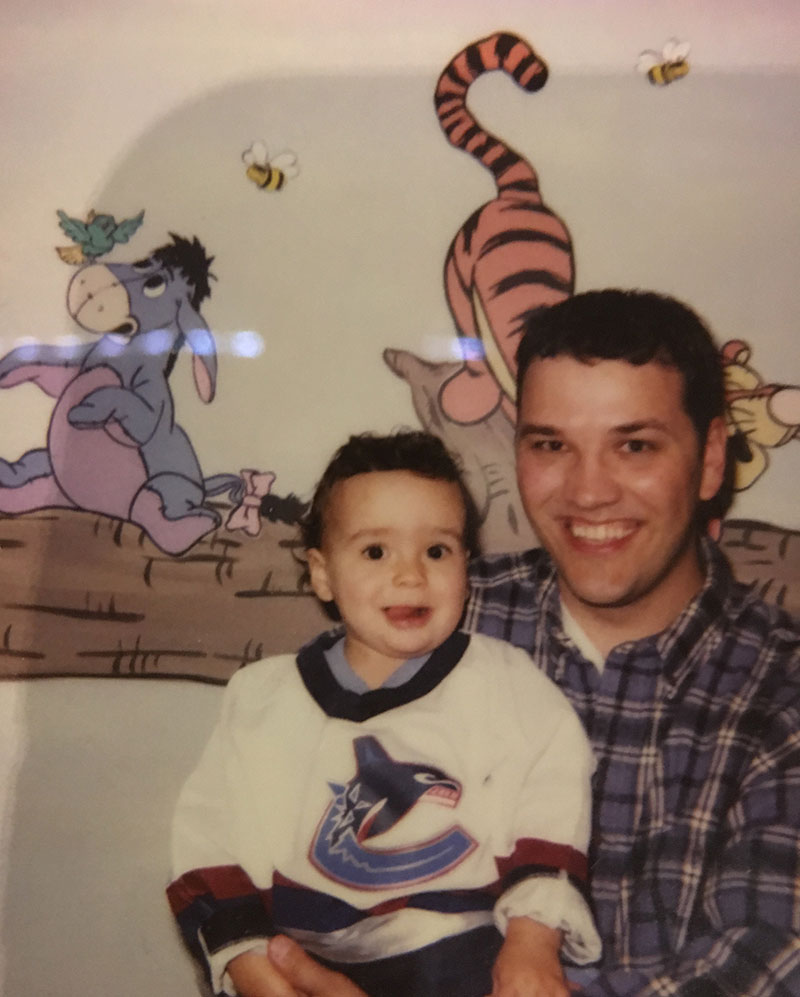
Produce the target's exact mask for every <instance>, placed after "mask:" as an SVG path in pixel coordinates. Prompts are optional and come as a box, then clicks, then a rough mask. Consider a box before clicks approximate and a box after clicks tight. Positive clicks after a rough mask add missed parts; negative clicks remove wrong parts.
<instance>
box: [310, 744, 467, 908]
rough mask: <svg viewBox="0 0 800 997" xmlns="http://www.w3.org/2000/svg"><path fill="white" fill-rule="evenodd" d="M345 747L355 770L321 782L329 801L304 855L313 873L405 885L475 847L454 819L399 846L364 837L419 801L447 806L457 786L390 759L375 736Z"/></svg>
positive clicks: (361, 885) (349, 882) (358, 882)
mask: <svg viewBox="0 0 800 997" xmlns="http://www.w3.org/2000/svg"><path fill="white" fill-rule="evenodd" d="M353 748H354V750H355V755H356V774H355V775H354V776H353V778H352V779H351V780H350V781H349V782H348V783H346V784H345V785H344V786H341V785H338V784H337V783H333V782H331V783H328V785H329V786H330V788H331V790H332V792H333V800H332V802H331V804H330V806H329V807H328V809H327V811H326V812H325V815H324V817H323V818H322V821H321V822H320V825H319V827H318V828H317V833H316V836H315V837H314V841H313V842H312V844H311V850H310V856H309V857H310V859H311V861H312V863H313V864H314V865H315V866H316V867H317V869H319V871H320V872H322V873H323V874H324V875H325V876H328V877H329V878H330V879H333V880H335V881H336V882H337V883H342V884H343V885H345V886H351V887H354V888H355V889H360V890H380V889H385V888H387V887H404V886H412V885H413V884H415V883H420V882H423V881H424V880H427V879H432V878H433V877H434V876H441V875H442V874H443V873H445V872H447V871H449V870H450V869H452V868H453V867H454V866H456V865H458V863H459V862H462V861H463V860H464V859H465V858H466V856H467V855H469V853H470V852H471V851H472V850H473V849H474V848H475V847H476V842H475V840H474V839H473V838H471V837H470V836H469V835H468V834H467V833H466V832H465V831H464V830H463V829H462V828H460V827H458V826H453V827H451V828H449V829H448V830H447V831H444V832H443V833H442V834H440V835H438V836H437V837H435V838H431V839H429V840H428V841H423V842H418V843H415V844H413V845H410V846H408V847H407V848H395V849H383V850H382V849H378V848H371V847H369V846H368V845H367V844H365V843H366V842H368V841H370V839H372V838H375V837H377V836H378V835H380V834H383V833H384V832H385V831H388V830H389V828H391V827H394V825H395V824H397V822H398V821H399V820H400V819H401V818H402V817H404V816H405V815H406V814H407V813H408V812H409V811H410V810H411V809H412V807H414V806H416V804H417V803H419V801H420V800H425V801H430V802H432V803H438V804H440V805H443V806H449V807H455V805H456V804H457V803H458V801H459V799H460V797H461V785H460V783H458V782H457V781H456V780H455V779H452V778H451V777H450V776H448V775H447V774H446V773H444V772H442V771H441V770H440V769H437V768H434V767H433V766H430V765H418V764H415V763H411V762H396V761H395V760H394V759H393V758H392V757H391V756H390V755H389V754H388V753H387V752H386V751H385V750H384V749H383V748H382V747H381V744H380V742H379V741H378V740H377V738H375V737H372V736H369V737H358V738H356V739H355V740H354V741H353Z"/></svg>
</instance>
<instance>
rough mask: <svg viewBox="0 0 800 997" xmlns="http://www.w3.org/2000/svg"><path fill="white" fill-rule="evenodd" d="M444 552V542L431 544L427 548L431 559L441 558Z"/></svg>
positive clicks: (445, 549) (445, 551) (437, 559)
mask: <svg viewBox="0 0 800 997" xmlns="http://www.w3.org/2000/svg"><path fill="white" fill-rule="evenodd" d="M446 553H447V548H446V547H445V545H444V544H431V546H430V547H429V548H428V557H429V558H430V559H431V560H432V561H439V560H441V559H442V558H443V557H444V555H445V554H446Z"/></svg>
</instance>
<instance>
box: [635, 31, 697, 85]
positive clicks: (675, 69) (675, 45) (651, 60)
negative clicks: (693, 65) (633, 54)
mask: <svg viewBox="0 0 800 997" xmlns="http://www.w3.org/2000/svg"><path fill="white" fill-rule="evenodd" d="M689 48H690V45H689V42H679V41H678V39H677V38H670V40H669V41H668V42H667V43H666V45H665V46H664V48H663V50H662V51H661V54H660V55H659V54H658V52H654V51H653V49H647V50H646V51H644V52H642V53H641V55H640V56H639V60H638V62H637V63H636V68H637V69H638V70H639V72H640V73H645V74H646V76H647V78H648V80H650V82H651V83H652V84H653V85H654V86H657V87H665V86H667V84H668V83H672V82H674V81H675V80H679V79H680V78H681V77H682V76H685V75H686V74H687V73H688V72H689V63H688V62H687V59H686V57H687V56H688V55H689Z"/></svg>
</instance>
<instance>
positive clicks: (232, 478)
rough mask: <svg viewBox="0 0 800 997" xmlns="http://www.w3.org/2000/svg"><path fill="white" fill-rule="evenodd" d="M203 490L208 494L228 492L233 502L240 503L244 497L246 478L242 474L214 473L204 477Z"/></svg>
mask: <svg viewBox="0 0 800 997" xmlns="http://www.w3.org/2000/svg"><path fill="white" fill-rule="evenodd" d="M203 490H204V491H205V493H206V495H207V496H208V495H223V494H224V493H225V492H227V493H228V496H229V497H230V500H231V502H233V504H234V505H238V504H239V502H241V501H242V499H243V498H244V491H245V479H244V477H243V475H242V474H212V475H211V477H210V478H204V479H203Z"/></svg>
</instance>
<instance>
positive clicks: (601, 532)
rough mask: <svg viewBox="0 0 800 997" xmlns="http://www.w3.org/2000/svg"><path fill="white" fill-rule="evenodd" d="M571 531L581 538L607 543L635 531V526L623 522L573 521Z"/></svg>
mask: <svg viewBox="0 0 800 997" xmlns="http://www.w3.org/2000/svg"><path fill="white" fill-rule="evenodd" d="M570 532H571V533H572V535H573V536H574V537H578V538H579V539H580V540H591V541H593V542H594V543H605V542H606V541H608V540H622V539H623V538H624V537H627V536H629V535H630V534H631V533H633V528H632V527H630V526H623V525H622V524H621V523H571V524H570Z"/></svg>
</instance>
